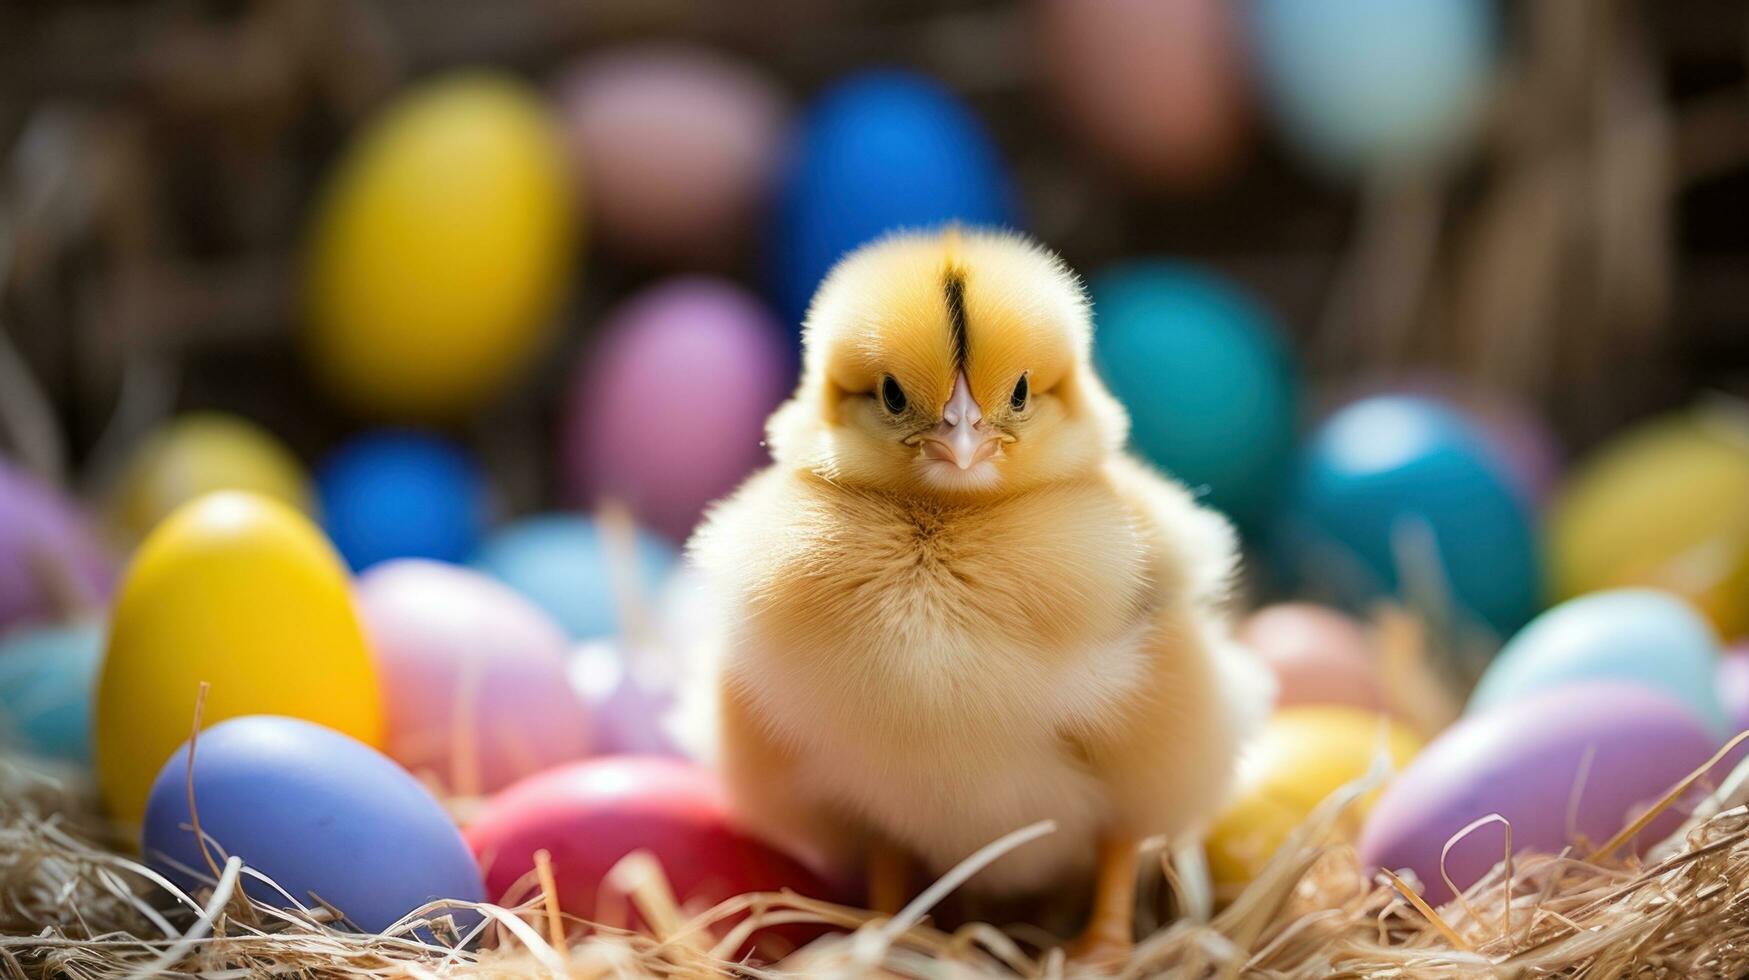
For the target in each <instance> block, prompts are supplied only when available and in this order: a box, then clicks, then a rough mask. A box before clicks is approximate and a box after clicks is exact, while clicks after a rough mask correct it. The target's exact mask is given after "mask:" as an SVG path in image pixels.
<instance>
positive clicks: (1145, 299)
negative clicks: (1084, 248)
mask: <svg viewBox="0 0 1749 980" xmlns="http://www.w3.org/2000/svg"><path fill="white" fill-rule="evenodd" d="M1090 292H1091V294H1092V298H1093V315H1094V327H1095V329H1094V359H1095V361H1096V363H1097V365H1098V367H1099V373H1100V375H1101V376H1102V377H1103V378H1104V379H1105V381H1106V383H1107V384H1108V385H1110V387H1111V390H1112V393H1113V394H1114V395H1116V396H1117V397H1118V399H1119V400H1120V401H1122V402H1123V403H1124V405H1125V407H1127V408H1128V409H1129V412H1130V441H1131V444H1132V445H1133V446H1134V447H1135V449H1136V450H1137V451H1138V452H1139V453H1141V454H1142V455H1143V456H1145V457H1147V458H1148V459H1149V460H1150V461H1152V462H1153V463H1154V464H1155V465H1156V466H1159V467H1160V468H1161V469H1163V470H1165V471H1166V472H1168V473H1170V474H1171V475H1172V476H1173V477H1175V478H1177V479H1178V480H1180V481H1182V482H1184V483H1185V484H1187V485H1188V486H1190V487H1191V489H1192V490H1194V491H1197V492H1198V493H1199V494H1201V493H1205V492H1206V495H1207V499H1208V502H1209V503H1211V504H1213V505H1214V506H1215V507H1217V508H1219V509H1221V510H1223V511H1225V512H1227V513H1228V514H1230V515H1232V516H1233V517H1234V518H1235V519H1236V520H1238V521H1239V522H1240V523H1241V524H1254V523H1255V522H1256V521H1258V520H1259V519H1261V518H1262V517H1263V516H1264V515H1265V514H1267V513H1268V512H1269V509H1270V506H1271V505H1272V504H1273V502H1274V499H1275V494H1276V491H1277V490H1278V489H1279V488H1280V486H1281V484H1282V482H1283V479H1284V477H1285V476H1286V471H1287V468H1288V465H1289V463H1290V461H1291V459H1292V453H1293V439H1294V427H1295V416H1296V413H1297V410H1298V405H1299V382H1298V380H1297V378H1296V376H1295V372H1294V367H1293V362H1292V359H1291V358H1290V357H1289V355H1288V350H1287V346H1286V343H1285V342H1284V340H1283V336H1282V330H1281V327H1280V325H1279V324H1278V323H1277V322H1276V321H1275V318H1274V317H1273V316H1271V315H1270V313H1269V312H1268V311H1267V310H1265V309H1264V308H1263V307H1262V306H1261V305H1259V304H1258V303H1257V302H1256V301H1254V300H1253V299H1252V298H1251V297H1250V296H1248V295H1247V294H1246V293H1245V292H1244V291H1243V290H1241V289H1240V288H1239V287H1238V286H1237V285H1235V284H1233V283H1231V282H1228V281H1227V280H1225V279H1223V278H1221V277H1220V276H1218V275H1216V274H1214V273H1212V272H1208V271H1205V270H1202V269H1198V268H1196V267H1194V266H1190V265H1184V264H1180V263H1176V262H1167V261H1159V260H1148V261H1139V262H1131V263H1126V264H1124V265H1120V266H1117V267H1115V268H1112V269H1109V270H1107V271H1105V272H1103V273H1101V274H1100V275H1098V276H1096V277H1094V279H1093V281H1092V284H1091V288H1090Z"/></svg>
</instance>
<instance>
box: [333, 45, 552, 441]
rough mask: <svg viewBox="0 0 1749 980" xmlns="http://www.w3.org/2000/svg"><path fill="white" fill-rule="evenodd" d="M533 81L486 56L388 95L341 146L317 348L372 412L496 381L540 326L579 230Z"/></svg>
mask: <svg viewBox="0 0 1749 980" xmlns="http://www.w3.org/2000/svg"><path fill="white" fill-rule="evenodd" d="M560 146H561V144H560V138H559V136H558V134H557V131H556V129H555V127H554V125H553V123H552V121H551V120H550V119H549V117H548V114H547V110H546V108H545V106H544V105H543V104H542V102H541V100H540V98H539V96H538V95H537V94H536V93H535V92H533V91H532V90H530V89H529V88H527V87H526V86H524V85H523V84H522V83H520V82H518V81H516V80H514V79H512V78H510V77H508V76H503V75H498V74H494V73H490V72H484V71H473V72H463V73H459V74H453V75H449V76H447V77H444V78H442V79H439V80H437V81H434V82H429V83H426V84H425V85H423V86H420V87H419V88H417V89H415V90H413V91H412V92H410V93H408V94H407V95H405V96H403V97H402V98H401V99H399V100H398V101H397V102H395V103H394V104H392V105H390V106H389V107H388V108H386V109H384V110H383V112H382V113H381V115H380V116H379V117H378V118H377V119H376V120H375V121H374V122H373V123H372V124H371V125H370V126H369V127H368V129H367V130H366V131H365V132H364V133H363V134H362V135H361V136H360V137H359V138H358V140H357V142H356V143H355V144H354V145H353V146H352V148H351V149H350V151H349V152H348V153H347V154H346V155H345V158H344V159H343V160H342V161H341V163H340V165H339V167H338V169H337V170H336V172H335V174H334V177H333V178H332V181H331V183H330V185H329V187H328V189H327V194H326V196H325V198H324V200H323V201H322V203H321V206H320V208H319V210H318V213H317V217H316V220H315V225H314V228H313V231H312V238H311V242H310V254H309V267H308V271H307V274H308V281H307V283H306V286H307V303H308V310H307V314H308V324H307V326H308V337H307V339H308V347H309V350H310V354H311V356H312V358H313V361H314V364H315V367H316V370H317V371H318V373H320V374H321V375H322V376H323V377H324V379H325V380H326V381H327V382H328V383H329V385H330V386H331V387H332V388H333V389H334V390H335V391H336V392H337V393H338V394H339V395H340V396H342V397H344V398H346V399H347V400H348V401H350V402H351V403H353V405H354V406H355V407H357V408H359V409H360V410H362V411H365V412H367V413H371V414H376V415H380V416H389V417H396V418H414V419H419V418H441V417H444V416H453V415H457V414H460V413H463V412H466V411H467V410H469V409H470V408H473V407H474V406H476V405H478V404H479V403H481V402H482V401H484V400H485V399H487V398H489V397H490V396H492V395H493V394H494V393H496V392H497V391H499V390H500V389H501V388H502V387H503V386H504V385H505V384H506V383H507V382H509V381H510V380H511V379H512V378H513V376H514V375H515V373H516V371H517V370H518V369H519V368H521V367H523V366H524V365H525V364H527V363H528V361H529V360H530V358H531V357H532V356H533V355H534V353H535V352H536V351H537V349H538V348H539V346H540V344H541V341H542V340H543V339H545V337H546V335H547V333H548V328H549V327H550V326H551V321H552V319H553V315H554V313H555V311H556V309H557V306H558V304H559V302H560V301H561V299H562V298H563V297H562V291H563V285H564V280H565V276H566V273H567V271H568V269H569V268H570V264H571V245H572V243H573V241H574V240H575V237H576V234H575V232H576V229H575V227H574V224H573V217H572V216H573V214H574V208H573V207H572V204H571V199H570V195H571V187H572V186H574V183H573V180H572V178H571V177H570V176H568V174H567V171H566V168H565V161H564V156H563V154H562V151H561V149H560Z"/></svg>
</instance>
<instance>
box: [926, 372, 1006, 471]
mask: <svg viewBox="0 0 1749 980" xmlns="http://www.w3.org/2000/svg"><path fill="white" fill-rule="evenodd" d="M1001 439H1002V436H1001V433H999V432H997V431H996V430H995V429H993V428H990V427H988V426H986V425H984V410H983V409H981V408H979V407H978V403H977V402H976V401H974V400H973V399H972V389H971V386H970V385H969V384H967V383H966V373H965V372H964V371H961V372H959V374H958V375H956V376H955V377H954V379H953V394H952V395H950V396H949V397H948V399H947V405H946V406H944V407H943V408H942V410H941V422H940V423H938V424H937V425H936V426H935V428H934V429H932V430H930V432H929V434H928V435H925V436H924V437H923V455H924V456H925V457H927V458H929V459H937V460H941V461H943V462H947V463H952V464H954V465H955V466H958V467H959V468H960V469H962V470H969V469H971V468H972V467H973V466H975V465H977V464H978V463H981V462H983V461H984V460H986V459H989V458H990V457H992V456H994V455H996V450H997V449H998V448H1000V447H1001V445H1002V442H1001Z"/></svg>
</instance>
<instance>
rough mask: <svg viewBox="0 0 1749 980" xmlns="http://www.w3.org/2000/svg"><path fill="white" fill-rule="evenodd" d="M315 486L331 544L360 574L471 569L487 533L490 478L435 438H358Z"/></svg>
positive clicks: (328, 463) (400, 434)
mask: <svg viewBox="0 0 1749 980" xmlns="http://www.w3.org/2000/svg"><path fill="white" fill-rule="evenodd" d="M316 485H317V489H318V491H319V492H320V494H321V499H322V523H323V525H324V526H325V528H326V530H327V532H328V537H329V538H331V539H332V540H333V542H334V546H335V547H336V548H338V549H340V554H341V555H342V556H343V557H344V558H345V559H346V562H347V564H349V565H351V566H352V567H353V568H354V569H355V570H363V569H366V568H369V567H370V566H372V565H375V564H376V563H377V562H380V561H386V560H387V559H390V558H433V559H436V560H438V561H449V562H460V561H466V560H467V558H468V556H469V555H471V554H473V552H474V549H475V548H476V547H478V545H479V543H480V537H481V535H482V534H484V532H485V528H486V515H487V510H488V501H487V488H486V476H485V474H484V473H482V472H481V471H480V467H479V465H478V464H477V463H475V462H474V460H473V458H472V457H471V456H469V455H468V454H467V453H466V452H464V451H463V450H462V449H461V448H460V447H459V446H456V445H453V444H451V443H450V442H448V441H446V440H443V439H439V438H437V437H436V436H430V435H425V434H423V433H418V432H411V431H384V432H376V433H372V434H370V435H366V436H361V437H359V438H357V439H354V440H353V441H351V442H349V443H347V444H345V445H344V446H341V447H340V448H339V449H337V450H335V451H334V453H333V454H332V455H330V456H329V457H328V458H327V459H326V460H324V461H323V463H322V466H321V468H320V469H319V470H318V471H317V473H316Z"/></svg>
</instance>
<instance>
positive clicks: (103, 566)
mask: <svg viewBox="0 0 1749 980" xmlns="http://www.w3.org/2000/svg"><path fill="white" fill-rule="evenodd" d="M114 584H115V565H114V559H112V558H111V557H110V555H109V552H108V551H107V550H106V549H105V548H104V547H103V545H101V544H100V543H99V542H98V540H97V537H96V536H95V535H94V534H93V533H92V530H91V525H90V523H89V522H88V521H87V519H86V518H85V516H84V515H83V514H82V513H80V512H79V510H78V509H77V508H76V507H75V506H74V505H73V504H72V503H71V502H70V501H68V500H67V499H66V498H64V497H62V496H61V495H60V494H58V493H56V492H55V491H54V490H53V489H51V488H50V487H48V486H47V485H45V484H43V483H41V482H39V481H38V480H37V479H36V478H34V477H32V476H29V475H27V474H25V473H24V472H23V471H22V470H19V469H16V468H15V467H13V466H12V465H11V464H10V463H8V462H7V461H6V460H4V459H0V627H5V626H8V625H10V624H13V623H18V622H24V621H27V620H53V619H62V618H65V617H67V616H70V615H73V614H75V613H77V612H78V611H79V610H80V608H81V607H84V606H90V605H95V604H98V603H101V602H103V601H105V600H106V599H108V597H109V593H110V590H111V588H113V587H114Z"/></svg>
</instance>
